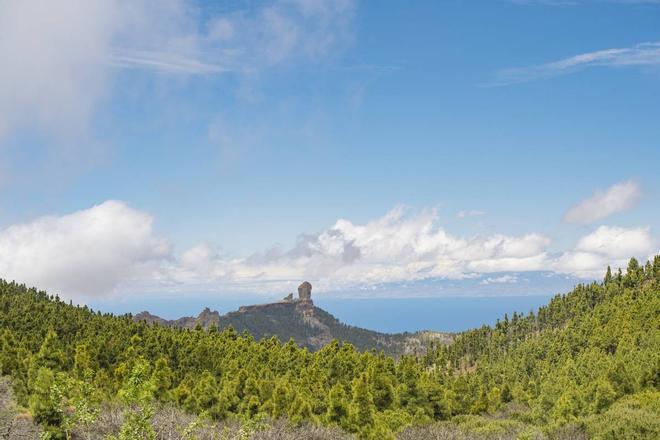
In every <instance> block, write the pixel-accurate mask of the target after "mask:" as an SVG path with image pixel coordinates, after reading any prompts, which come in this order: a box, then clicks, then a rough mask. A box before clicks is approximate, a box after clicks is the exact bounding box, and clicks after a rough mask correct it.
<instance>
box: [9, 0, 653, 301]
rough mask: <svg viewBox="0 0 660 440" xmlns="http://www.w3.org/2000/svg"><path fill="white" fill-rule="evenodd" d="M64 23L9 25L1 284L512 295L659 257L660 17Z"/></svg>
mask: <svg viewBox="0 0 660 440" xmlns="http://www.w3.org/2000/svg"><path fill="white" fill-rule="evenodd" d="M44 8H46V6H44V5H43V4H42V2H36V1H35V2H30V1H28V2H25V1H20V2H19V1H13V0H12V1H8V2H4V3H3V5H2V6H0V27H2V28H3V29H6V35H7V38H5V39H4V40H3V41H1V42H0V55H1V58H2V59H5V60H9V61H8V62H7V63H3V64H4V65H5V66H9V67H7V68H3V72H0V154H1V155H2V163H0V276H4V277H6V278H15V279H18V280H21V281H25V282H27V283H29V284H37V285H39V286H43V287H47V288H50V289H53V290H56V291H59V292H62V294H63V295H65V296H69V297H73V298H76V299H80V300H86V299H87V298H90V297H93V298H98V297H102V298H116V297H118V296H119V297H121V296H126V295H135V294H138V293H143V292H151V293H154V292H156V293H161V292H175V293H177V294H186V293H187V292H209V293H210V294H214V295H218V294H223V293H226V292H249V293H250V294H256V293H263V292H265V293H273V292H286V291H288V290H290V289H291V288H292V287H295V286H296V285H297V283H299V282H300V281H301V280H302V279H303V278H305V279H310V281H312V282H313V283H314V284H315V285H316V286H319V287H318V288H319V290H320V291H326V292H346V291H351V290H353V289H363V290H364V289H367V291H368V290H369V288H370V287H371V286H376V285H377V286H383V285H385V286H387V285H390V283H401V282H420V281H421V282H425V281H428V280H437V279H440V280H450V281H451V280H459V279H461V280H465V279H471V280H474V279H476V280H487V279H489V278H493V277H494V278H498V277H499V278H501V277H503V276H506V274H509V276H510V277H511V278H508V279H505V280H508V281H506V282H501V283H494V284H496V285H497V286H498V287H497V288H493V290H492V292H490V293H492V294H499V293H501V294H506V292H507V291H510V290H512V286H511V284H513V283H515V282H516V281H513V280H514V279H517V278H516V275H515V274H519V273H525V272H538V271H548V272H550V273H552V274H557V275H561V276H568V277H572V278H571V279H573V278H574V279H590V278H593V277H596V276H597V274H600V273H602V272H603V268H604V266H605V265H607V264H614V265H621V264H624V263H625V260H626V259H627V258H628V257H630V256H632V255H635V256H637V257H639V258H642V259H645V258H647V257H649V256H650V255H653V254H655V253H657V252H658V250H659V249H660V242H659V241H658V234H659V233H658V229H659V228H660V225H659V222H658V218H660V195H659V194H658V190H659V189H660V173H658V169H659V168H660V145H659V142H660V124H658V120H659V119H660V105H659V104H658V103H659V102H660V30H659V28H658V23H659V22H660V3H659V2H657V1H596V0H594V1H586V0H585V1H574V2H554V1H533V0H529V1H505V0H502V1H492V0H489V1H483V2H478V1H471V2H464V1H443V2H436V1H420V2H413V3H410V2H395V1H384V2H381V1H379V2H376V1H369V2H367V1H364V2H360V1H353V0H340V1H336V2H334V1H327V2H326V1H320V0H272V1H225V2H208V3H207V2H196V1H185V0H166V1H159V2H155V1H150V0H139V1H136V2H125V1H123V0H97V1H94V2H88V1H82V0H70V1H66V2H63V7H62V8H61V10H58V11H45V9H44ZM46 12H48V13H47V14H46ZM45 17H46V18H45ZM3 248H4V250H3ZM492 274H496V276H493V275H492ZM561 276H559V277H558V279H561V278H562V277H561ZM598 276H599V275H598ZM507 284H508V287H507ZM550 288H551V287H549V289H550ZM387 290H388V289H386V288H381V289H376V290H375V291H376V292H383V291H387ZM390 290H391V292H394V291H397V292H399V290H397V289H390ZM409 290H410V292H409V291H406V293H405V294H404V295H414V294H415V292H414V289H409ZM465 290H466V292H465V294H469V293H470V292H469V288H467V287H466V289H465ZM374 295H378V293H374Z"/></svg>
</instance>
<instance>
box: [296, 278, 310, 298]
mask: <svg viewBox="0 0 660 440" xmlns="http://www.w3.org/2000/svg"><path fill="white" fill-rule="evenodd" d="M298 298H299V299H305V300H306V299H312V285H311V284H310V283H309V282H307V281H305V282H303V283H302V284H301V285H300V286H298Z"/></svg>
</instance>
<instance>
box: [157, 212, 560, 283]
mask: <svg viewBox="0 0 660 440" xmlns="http://www.w3.org/2000/svg"><path fill="white" fill-rule="evenodd" d="M549 243H550V240H549V239H548V238H546V237H544V236H542V235H540V234H527V235H523V236H506V235H499V234H498V235H492V236H489V237H470V238H462V237H457V236H453V235H451V234H449V233H448V232H446V231H445V230H444V229H442V228H441V227H440V226H439V224H438V217H437V213H436V212H435V211H434V210H424V211H420V212H410V211H409V210H406V209H405V208H403V207H398V208H395V209H393V210H391V211H390V212H388V213H387V214H386V215H385V216H383V217H382V218H379V219H376V220H374V221H371V222H368V223H366V224H354V223H352V222H351V221H349V220H346V219H340V220H338V221H337V222H336V223H335V224H334V225H333V226H332V227H331V228H329V229H327V230H325V231H323V232H321V233H318V234H313V235H303V236H301V237H300V238H299V240H298V243H297V245H296V246H295V247H294V248H292V249H289V250H282V249H280V248H273V249H271V250H269V251H267V252H265V253H262V254H255V255H252V256H251V257H249V258H246V259H241V258H238V259H237V258H228V257H223V256H221V255H219V254H217V253H214V252H212V251H210V250H209V249H208V248H207V247H202V248H194V249H192V250H190V251H188V252H186V254H184V257H183V259H182V261H183V263H184V264H181V265H180V266H179V267H178V268H175V269H174V270H173V271H172V272H170V276H171V277H172V280H174V281H175V282H187V281H190V280H196V279H198V278H199V277H201V278H204V279H214V280H216V282H217V283H220V284H222V283H228V284H241V283H247V284H248V285H249V286H251V287H252V286H253V285H254V283H255V282H260V283H264V285H270V286H279V287H278V288H280V289H284V290H286V288H287V286H290V285H292V284H295V283H296V282H298V281H299V280H301V279H310V280H312V281H314V282H315V288H317V289H318V290H327V289H337V288H342V287H343V288H346V287H351V286H365V285H371V284H377V283H387V282H396V281H410V280H421V279H427V278H433V277H443V278H450V279H460V278H464V277H469V276H472V275H473V274H474V273H475V272H499V271H502V270H540V269H543V263H544V261H545V259H546V256H545V252H544V248H545V247H546V246H547V245H548V244H549Z"/></svg>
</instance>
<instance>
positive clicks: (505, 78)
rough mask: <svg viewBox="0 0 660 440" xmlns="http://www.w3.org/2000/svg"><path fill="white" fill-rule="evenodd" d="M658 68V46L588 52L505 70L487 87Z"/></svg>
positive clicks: (657, 43)
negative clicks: (602, 70) (601, 70)
mask: <svg viewBox="0 0 660 440" xmlns="http://www.w3.org/2000/svg"><path fill="white" fill-rule="evenodd" d="M658 65H660V42H648V43H641V44H637V45H635V46H632V47H628V48H615V49H604V50H598V51H595V52H587V53H583V54H580V55H575V56H572V57H569V58H564V59H561V60H558V61H553V62H550V63H545V64H538V65H534V66H527V67H516V68H510V69H504V70H501V71H500V72H498V73H497V74H496V75H495V78H494V79H493V80H492V81H490V82H488V83H487V84H486V85H490V86H506V85H510V84H516V83H523V82H529V81H536V80H541V79H547V78H553V77H556V76H560V75H566V74H569V73H574V72H578V71H580V70H584V69H588V68H591V67H601V66H605V67H626V66H658Z"/></svg>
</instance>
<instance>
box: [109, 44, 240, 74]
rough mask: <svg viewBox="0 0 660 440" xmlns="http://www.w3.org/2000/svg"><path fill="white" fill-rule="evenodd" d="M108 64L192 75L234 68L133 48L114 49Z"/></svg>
mask: <svg viewBox="0 0 660 440" xmlns="http://www.w3.org/2000/svg"><path fill="white" fill-rule="evenodd" d="M108 64H109V65H111V66H113V67H118V68H124V69H148V70H155V71H160V72H166V73H172V74H176V73H181V74H191V75H210V74H217V73H222V72H229V71H232V70H234V69H231V68H229V67H225V66H222V65H220V64H217V63H209V62H204V61H202V60H200V59H195V58H190V57H189V56H187V55H185V54H178V53H170V52H160V51H148V50H131V49H116V50H114V51H113V53H111V54H109V55H108Z"/></svg>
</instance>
